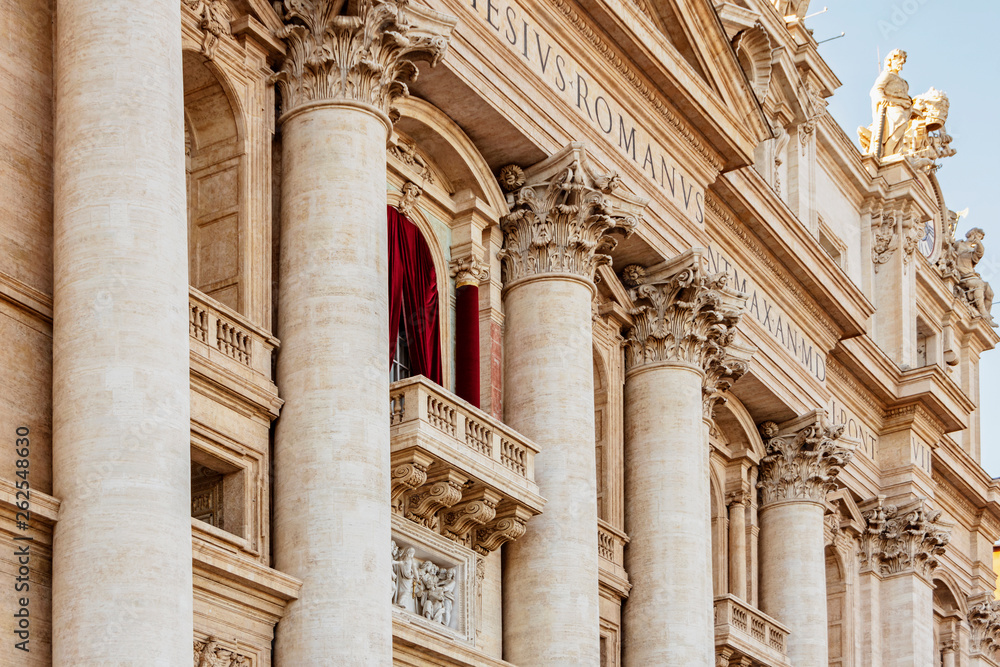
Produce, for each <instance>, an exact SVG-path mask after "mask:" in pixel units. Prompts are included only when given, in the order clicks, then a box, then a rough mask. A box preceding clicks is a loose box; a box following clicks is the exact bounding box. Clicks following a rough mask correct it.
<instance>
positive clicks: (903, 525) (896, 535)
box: [860, 496, 951, 578]
mask: <svg viewBox="0 0 1000 667" xmlns="http://www.w3.org/2000/svg"><path fill="white" fill-rule="evenodd" d="M884 500H885V496H879V497H878V498H877V499H873V500H872V501H870V502H869V503H868V505H869V506H870V509H868V510H866V511H864V513H863V515H864V518H865V522H866V526H865V529H864V532H863V533H862V535H861V551H860V558H861V567H862V570H863V571H872V572H877V573H879V574H881V575H883V576H886V575H891V574H899V573H902V572H914V573H916V574H919V575H921V576H924V577H928V578H929V577H930V575H931V574H932V573H933V571H934V569H935V568H936V567H937V566H938V560H937V557H938V556H941V555H942V554H944V548H945V545H947V544H948V541H949V540H950V539H951V531H950V527H949V526H946V525H944V524H942V523H940V522H939V519H940V518H941V510H932V509H930V508H929V507H927V505H926V501H925V500H924V499H922V498H921V499H917V500H916V501H913V502H911V503H909V504H907V505H905V506H902V507H897V506H896V505H888V504H885V502H884Z"/></svg>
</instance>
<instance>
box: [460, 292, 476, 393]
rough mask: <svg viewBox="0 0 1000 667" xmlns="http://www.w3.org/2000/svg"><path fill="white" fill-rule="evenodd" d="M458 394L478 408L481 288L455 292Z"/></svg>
mask: <svg viewBox="0 0 1000 667" xmlns="http://www.w3.org/2000/svg"><path fill="white" fill-rule="evenodd" d="M455 393H456V394H458V396H459V398H463V399H465V400H466V401H468V402H469V403H472V404H473V405H474V406H476V407H477V408H478V407H479V286H478V285H475V284H471V285H468V284H467V285H458V286H457V287H456V290H455Z"/></svg>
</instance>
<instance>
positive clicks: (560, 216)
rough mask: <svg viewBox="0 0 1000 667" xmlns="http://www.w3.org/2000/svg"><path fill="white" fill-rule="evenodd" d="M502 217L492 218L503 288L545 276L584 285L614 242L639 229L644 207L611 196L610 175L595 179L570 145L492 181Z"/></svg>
mask: <svg viewBox="0 0 1000 667" xmlns="http://www.w3.org/2000/svg"><path fill="white" fill-rule="evenodd" d="M500 183H501V185H502V186H503V188H504V189H505V190H507V192H508V195H507V203H508V205H509V206H510V213H508V214H507V215H505V216H503V217H502V218H500V229H501V230H502V231H503V235H504V244H503V249H502V250H501V251H500V254H499V257H500V259H501V260H502V269H503V282H504V284H505V285H509V284H510V283H513V282H514V281H516V280H519V279H521V278H527V277H531V276H535V275H542V274H547V273H570V274H575V275H577V276H580V277H582V278H584V279H586V280H588V281H590V280H593V279H594V272H595V271H596V269H597V267H598V266H599V265H601V264H608V263H610V261H611V257H610V256H609V255H608V254H607V252H609V251H610V250H612V249H613V248H614V247H615V245H616V243H617V242H616V241H615V240H614V239H612V238H611V237H610V234H611V233H613V232H620V233H622V234H625V235H628V234H631V233H632V231H633V230H634V229H635V228H636V226H637V225H638V224H639V221H640V218H641V214H642V209H643V208H645V205H646V200H644V199H640V198H638V197H633V196H631V195H628V194H625V193H621V192H617V191H618V189H619V186H620V185H621V181H620V179H619V178H618V175H617V174H601V173H598V172H597V171H596V170H595V169H594V168H593V166H592V165H591V164H590V160H589V158H588V157H587V152H586V150H585V148H584V145H583V144H579V143H573V144H569V145H568V146H567V147H566V148H564V149H563V150H561V151H560V152H559V153H557V154H555V155H553V156H552V157H550V158H548V159H547V160H545V161H543V162H540V163H539V164H537V165H535V166H534V167H531V168H530V169H528V170H527V171H522V170H521V169H520V168H519V167H516V166H514V165H510V166H508V167H505V168H504V169H503V170H502V171H501V174H500Z"/></svg>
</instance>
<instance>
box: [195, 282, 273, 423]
mask: <svg viewBox="0 0 1000 667" xmlns="http://www.w3.org/2000/svg"><path fill="white" fill-rule="evenodd" d="M188 333H189V334H190V337H191V371H192V379H201V380H207V381H208V382H209V383H210V384H213V385H216V386H218V387H220V388H224V389H225V390H227V391H228V392H231V393H233V394H235V395H236V396H238V397H240V398H242V399H243V400H244V401H245V402H247V403H248V404H249V405H250V406H252V407H254V408H255V409H257V410H259V411H261V412H262V413H263V414H264V415H266V416H267V417H269V418H270V419H274V418H275V417H277V416H278V409H279V408H280V407H281V399H279V398H278V390H277V387H275V385H274V382H272V380H271V357H272V355H273V353H274V350H275V349H277V347H278V339H277V338H275V337H274V336H272V335H271V334H269V333H268V332H267V331H264V330H263V329H260V328H258V327H256V326H254V325H253V324H251V323H250V322H249V321H247V319H246V318H244V317H243V316H242V315H240V314H239V313H237V312H236V311H234V310H232V309H231V308H228V307H227V306H224V305H223V304H221V303H219V302H218V301H216V300H215V299H213V298H211V297H209V296H206V295H205V294H202V293H201V292H200V291H198V290H197V289H195V288H193V287H191V288H190V292H189V309H188Z"/></svg>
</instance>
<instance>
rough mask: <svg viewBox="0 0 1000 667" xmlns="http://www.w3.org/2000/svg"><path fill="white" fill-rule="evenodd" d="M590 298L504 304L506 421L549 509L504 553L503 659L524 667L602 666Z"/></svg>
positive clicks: (537, 286)
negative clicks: (531, 461)
mask: <svg viewBox="0 0 1000 667" xmlns="http://www.w3.org/2000/svg"><path fill="white" fill-rule="evenodd" d="M592 290H593V288H592V286H591V285H590V284H588V281H585V280H583V279H580V278H576V277H573V276H566V275H545V276H539V277H536V278H532V279H529V280H526V281H522V282H520V283H518V284H516V285H514V286H512V287H511V288H510V289H509V291H508V292H507V294H506V296H505V307H506V336H505V350H504V358H505V371H506V372H505V376H504V387H505V395H504V412H505V417H506V421H507V423H508V424H510V425H511V426H512V427H514V428H515V429H517V430H518V431H520V432H521V433H524V434H525V435H527V436H528V437H530V438H532V439H533V440H534V441H535V443H536V444H537V445H538V446H539V448H540V450H541V451H540V453H539V455H538V456H537V457H536V459H535V480H536V481H537V482H538V487H539V489H540V490H541V493H542V495H543V496H545V498H546V499H547V502H546V505H545V510H544V512H543V513H542V514H541V515H540V516H537V517H535V518H534V519H532V521H531V525H530V527H529V528H528V531H527V533H526V534H525V535H524V536H523V537H521V538H520V539H518V540H517V542H514V543H511V544H509V545H508V546H506V547H505V549H507V563H506V568H505V572H504V600H505V604H504V619H503V620H504V659H505V660H508V661H510V662H513V663H515V664H517V665H519V666H523V667H528V666H530V665H544V666H545V667H551V666H557V665H567V666H569V665H597V664H599V663H600V655H599V652H600V635H599V632H600V630H599V628H600V612H599V608H598V605H599V596H598V584H597V579H598V574H597V470H596V461H595V458H594V446H595V444H594V427H593V423H594V368H593V339H592V335H593V334H592V331H591V299H592V298H593V291H592Z"/></svg>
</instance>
